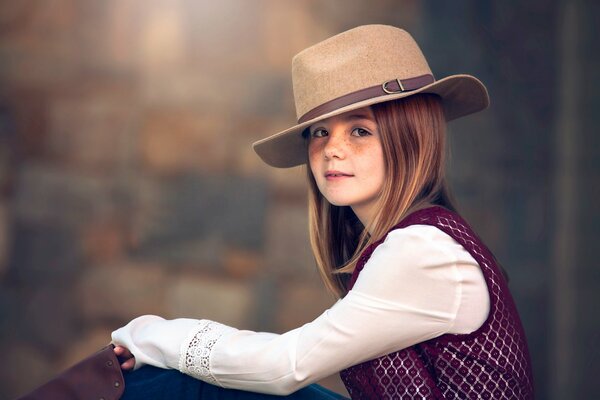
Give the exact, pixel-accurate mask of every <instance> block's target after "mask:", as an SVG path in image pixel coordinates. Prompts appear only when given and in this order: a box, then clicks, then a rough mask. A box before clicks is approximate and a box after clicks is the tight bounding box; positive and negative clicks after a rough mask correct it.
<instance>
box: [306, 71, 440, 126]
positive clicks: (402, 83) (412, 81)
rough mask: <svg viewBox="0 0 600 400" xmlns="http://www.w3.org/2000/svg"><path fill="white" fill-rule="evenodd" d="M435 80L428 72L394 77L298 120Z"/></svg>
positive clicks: (315, 110)
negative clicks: (408, 76)
mask: <svg viewBox="0 0 600 400" xmlns="http://www.w3.org/2000/svg"><path fill="white" fill-rule="evenodd" d="M433 82H435V79H434V78H433V75H430V74H426V75H421V76H417V77H414V78H408V79H402V80H400V79H392V80H390V81H387V82H384V83H383V84H381V85H377V86H371V87H368V88H366V89H361V90H357V91H356V92H352V93H348V94H345V95H343V96H340V97H338V98H336V99H333V100H330V101H328V102H326V103H323V104H321V105H320V106H317V107H315V108H313V109H312V110H310V111H309V112H307V113H306V114H304V115H303V116H302V117H300V119H299V120H298V123H299V124H301V123H303V122H306V121H309V120H311V119H313V118H317V117H318V116H320V115H323V114H327V113H328V112H331V111H335V110H337V109H339V108H342V107H346V106H349V105H350V104H354V103H358V102H359V101H363V100H368V99H372V98H374V97H380V96H385V95H388V94H395V93H402V92H408V91H411V90H416V89H419V88H421V87H423V86H425V85H429V84H430V83H433Z"/></svg>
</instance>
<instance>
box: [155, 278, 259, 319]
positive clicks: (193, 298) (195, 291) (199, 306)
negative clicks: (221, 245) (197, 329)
mask: <svg viewBox="0 0 600 400" xmlns="http://www.w3.org/2000/svg"><path fill="white" fill-rule="evenodd" d="M166 302H167V315H168V316H169V317H171V318H176V317H187V318H198V319H210V320H213V321H218V322H221V323H224V324H227V325H231V326H234V327H236V328H244V327H246V326H247V325H248V323H249V321H251V320H252V319H253V317H254V314H255V312H256V311H255V307H254V296H253V292H252V287H251V286H250V285H249V284H247V283H245V282H242V281H234V280H227V279H216V278H211V277H208V276H201V275H189V274H185V275H180V276H178V277H176V278H173V280H172V281H171V283H170V284H169V287H168V289H167V295H166Z"/></svg>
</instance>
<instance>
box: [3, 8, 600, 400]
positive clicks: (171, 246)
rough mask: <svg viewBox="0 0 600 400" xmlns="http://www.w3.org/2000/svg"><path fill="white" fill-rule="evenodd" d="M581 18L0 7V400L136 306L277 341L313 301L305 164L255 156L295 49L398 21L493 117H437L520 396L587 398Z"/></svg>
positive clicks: (589, 220) (279, 124)
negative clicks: (493, 286) (569, 152)
mask: <svg viewBox="0 0 600 400" xmlns="http://www.w3.org/2000/svg"><path fill="white" fill-rule="evenodd" d="M567 3H569V4H571V3H573V4H575V10H576V11H577V12H576V13H575V17H574V18H575V23H573V22H572V21H571V20H565V17H564V15H565V8H566V4H567ZM594 11H598V10H597V6H594V5H592V4H591V3H586V2H583V1H578V2H570V1H567V0H565V1H563V2H560V1H552V2H547V1H542V0H534V1H530V2H527V3H526V4H524V3H522V2H516V1H509V2H502V3H500V2H496V3H492V2H480V1H475V0H465V1H457V2H446V3H443V2H435V1H425V2H419V1H414V0H410V1H392V0H379V1H376V2H367V1H360V0H352V1H342V0H327V1H326V0H305V1H292V0H284V1H277V0H260V1H252V2H249V1H243V0H226V1H225V0H223V1H219V2H215V1H203V0H202V1H198V0H144V1H142V0H105V1H96V0H53V1H39V0H21V1H18V2H3V3H2V4H0V351H1V352H2V354H3V356H4V362H3V363H2V366H1V367H0V398H11V397H14V396H16V395H17V394H20V393H23V392H24V391H26V390H28V389H31V388H33V387H35V386H37V385H38V384H40V383H42V382H43V381H45V380H46V379H48V378H49V377H51V376H52V375H53V374H55V373H56V372H58V371H59V370H61V369H63V368H65V367H66V366H68V365H70V364H72V363H73V362H75V361H76V360H78V359H80V358H81V357H83V356H85V355H87V354H89V353H91V352H93V351H95V350H96V349H97V348H98V347H100V346H103V345H104V344H106V343H107V342H108V341H109V340H110V332H111V331H112V330H114V329H115V328H117V327H119V326H121V325H122V324H124V323H126V322H127V321H128V320H130V319H131V318H133V317H135V316H138V315H140V314H146V313H152V314H159V315H162V316H165V317H167V318H174V317H192V318H210V319H215V320H217V321H221V322H224V323H228V324H231V325H233V326H236V327H239V328H248V329H254V330H266V331H268V330H271V331H275V332H284V331H286V330H289V329H292V328H295V327H297V326H300V325H301V324H302V323H305V322H308V321H310V320H311V319H312V318H314V317H316V316H317V315H319V314H320V313H321V312H322V311H323V310H324V309H325V308H326V307H328V306H329V305H330V304H332V302H333V299H332V298H331V297H330V296H329V295H328V294H327V293H326V292H325V290H324V287H323V285H322V284H321V283H320V281H319V278H318V274H317V272H316V270H315V268H314V262H313V260H312V256H311V253H310V249H309V244H308V235H307V219H306V201H305V197H306V188H305V183H304V176H305V171H304V169H303V168H295V169H290V170H275V169H271V168H268V167H266V166H264V165H262V163H261V162H260V160H259V159H258V157H257V156H256V155H255V154H254V153H253V152H252V150H251V148H250V145H251V143H252V142H253V141H255V140H257V139H260V138H262V137H265V136H267V135H269V134H272V133H275V132H277V131H280V130H283V129H285V128H287V127H288V126H290V125H291V124H292V123H293V121H294V119H295V115H294V114H295V113H294V107H293V98H292V91H291V78H290V74H289V71H290V60H291V58H292V56H293V55H294V54H295V53H296V52H298V51H299V50H301V49H303V48H305V47H307V46H309V45H311V44H313V43H315V42H317V41H319V40H322V39H324V38H326V37H328V36H330V35H332V34H334V33H337V32H340V31H342V30H345V29H348V28H351V27H353V26H356V25H359V24H364V23H389V24H394V25H397V26H401V27H404V28H406V29H407V30H409V31H410V32H411V33H413V35H414V36H415V37H416V38H417V40H418V41H419V42H420V43H421V45H422V47H423V50H424V52H425V54H426V56H427V57H428V59H429V61H430V64H431V66H432V69H433V70H434V73H436V76H437V77H442V76H445V75H449V74H453V73H462V72H465V73H472V74H475V75H477V76H479V77H481V78H482V80H483V81H484V82H485V83H486V84H487V85H488V88H489V89H490V92H491V95H492V108H491V109H490V110H488V111H486V112H484V113H481V114H478V115H476V116H472V117H470V118H467V119H465V120H463V121H457V122H456V123H453V124H452V125H451V132H450V133H451V136H450V138H451V140H450V141H451V147H452V159H451V160H450V163H449V174H450V178H451V181H452V183H453V186H454V189H455V192H456V196H457V198H458V200H459V204H460V205H461V206H462V207H461V209H462V210H463V212H464V215H465V216H466V217H467V218H468V219H469V220H470V221H471V222H472V225H473V226H474V227H475V228H476V230H477V231H478V232H480V234H481V235H482V237H483V238H484V240H486V242H487V243H488V244H489V246H490V247H491V248H492V250H494V251H495V253H496V255H497V256H498V258H499V260H500V261H501V262H502V263H503V265H504V267H505V268H506V269H507V270H508V272H509V274H510V276H511V288H512V290H513V293H514V295H515V298H516V300H517V303H518V306H519V309H520V311H521V313H522V317H523V320H524V324H525V328H526V330H527V334H528V337H529V340H530V347H531V352H532V356H533V358H534V368H535V375H536V383H537V389H538V395H539V398H550V397H553V398H566V397H561V396H562V394H561V393H563V394H564V393H568V392H567V390H572V391H571V392H570V393H577V394H578V396H575V397H574V398H576V397H585V394H587V393H594V388H597V384H596V383H594V380H593V379H591V378H592V377H594V373H595V372H600V371H599V370H598V366H599V361H598V359H599V355H598V353H595V354H596V355H595V356H589V357H588V358H586V357H585V347H584V346H588V345H591V344H592V342H593V340H594V338H595V337H596V338H597V334H596V336H594V335H595V334H594V332H597V326H598V324H599V319H598V318H597V317H594V315H595V314H594V311H593V309H594V307H593V305H594V304H597V303H598V295H597V289H598V288H599V287H600V278H599V277H598V269H597V268H594V267H595V266H596V264H597V263H594V257H593V254H592V253H591V251H587V252H586V251H585V249H588V248H593V244H594V243H595V242H594V240H595V239H597V238H598V229H597V223H598V218H597V216H598V213H591V215H590V216H587V215H588V214H587V213H586V212H585V210H587V209H588V208H591V207H593V205H595V202H594V201H593V200H590V199H595V198H597V177H598V170H599V168H598V163H599V161H598V160H599V158H598V154H597V151H598V150H597V149H598V148H599V147H598V146H597V139H596V137H595V136H594V135H592V134H591V133H590V132H595V131H597V128H598V125H599V124H598V121H597V116H596V115H597V113H594V111H593V110H594V105H595V106H596V109H597V106H598V97H597V95H595V93H594V91H593V90H591V89H590V87H592V88H594V87H595V88H598V85H597V78H595V80H593V78H592V76H593V75H595V74H594V71H596V70H597V66H598V56H597V54H598V53H594V52H592V51H591V49H592V46H594V45H595V44H594V43H593V41H592V38H593V37H594V35H595V33H594V30H593V29H592V28H591V27H592V26H593V24H592V23H591V21H592V18H593V17H591V16H592V15H598V14H597V13H594ZM565 21H567V22H565ZM569 21H571V22H569ZM572 32H576V34H575V35H574V36H573V34H572V35H571V36H569V33H572ZM565 35H566V36H567V37H568V38H569V37H570V38H571V39H570V40H571V42H569V43H570V44H569V43H567V44H564V43H562V42H561V38H562V37H564V36H565ZM573 43H575V44H576V45H577V46H578V47H577V48H578V49H579V52H577V53H575V54H576V56H575V57H576V58H577V57H581V61H578V62H576V63H575V64H574V65H573V64H568V65H567V67H568V68H571V69H570V70H569V71H571V73H575V74H578V75H577V76H582V79H581V80H580V81H578V82H579V83H578V85H579V86H577V87H576V89H575V90H574V89H573V88H571V89H570V90H571V91H570V92H569V93H570V96H571V98H574V99H575V101H576V103H577V102H579V103H582V104H586V105H587V107H585V108H582V109H581V110H579V109H577V108H576V111H575V112H574V111H570V112H568V111H567V112H565V111H564V110H565V109H566V110H569V109H572V107H571V108H569V107H568V104H567V105H565V104H564V98H565V96H564V95H563V94H564V93H563V92H564V90H566V89H564V88H563V89H561V86H560V85H559V82H560V81H561V79H557V77H560V76H561V75H560V74H564V73H565V72H564V70H565V65H564V62H563V59H564V58H568V59H571V58H570V57H569V54H570V53H565V48H570V46H571V45H572V44H573ZM584 54H596V55H594V56H593V57H590V58H586V59H583V55H584ZM577 60H579V58H577ZM583 77H586V78H588V77H589V79H590V80H587V81H586V80H584V79H583ZM584 82H589V84H588V85H585V84H584ZM577 89H581V90H577ZM567 97H568V96H567ZM579 103H577V104H579ZM569 104H571V103H569ZM577 110H579V111H577ZM561 118H562V119H561ZM574 119H581V121H582V122H581V124H579V125H576V126H575V129H573V130H571V131H569V136H568V137H574V138H576V140H575V144H574V145H573V146H575V149H578V152H576V154H582V156H581V157H579V158H575V161H573V162H572V163H571V164H568V165H571V168H570V169H568V170H567V177H566V181H565V182H567V184H566V186H565V185H562V186H560V187H566V188H571V189H573V187H575V188H578V189H579V190H581V193H582V194H585V195H582V196H581V198H579V197H577V198H576V199H575V200H572V201H571V202H568V204H566V207H567V210H576V211H577V213H576V216H575V217H573V218H575V219H573V218H571V219H568V220H569V221H571V222H572V221H575V220H576V222H572V223H571V225H570V226H571V230H570V231H569V232H574V233H575V234H577V237H578V238H580V239H581V241H577V245H571V246H570V247H568V248H567V249H566V250H564V251H562V253H559V256H561V255H562V256H563V259H564V255H565V254H567V255H568V254H577V255H578V258H577V260H573V264H575V263H576V264H577V266H578V267H577V268H575V267H573V268H571V267H570V266H571V264H570V263H567V264H565V265H563V264H560V265H559V263H557V261H556V259H557V257H556V253H555V247H556V243H557V238H556V234H555V232H556V231H557V230H560V228H561V226H560V223H561V221H563V219H561V215H562V216H564V215H565V214H564V210H563V214H561V209H560V208H559V207H557V201H558V200H557V199H559V198H560V196H558V197H557V192H558V190H559V189H557V187H558V186H559V185H558V183H557V182H559V180H558V178H557V176H558V172H559V170H560V168H562V166H564V162H561V160H563V161H564V160H565V156H564V147H561V146H563V145H562V143H563V142H564V141H561V140H560V139H561V138H564V137H565V134H564V131H565V129H562V128H560V127H561V126H565V122H564V121H567V125H566V126H570V125H568V122H569V121H573V120H574ZM560 121H563V122H562V123H561V122H560ZM587 143H589V144H590V145H589V146H587ZM592 144H595V145H592ZM561 154H562V156H561ZM567 158H568V157H567ZM569 160H571V159H570V158H569ZM573 163H574V164H573ZM573 165H574V166H573ZM583 171H585V175H584V176H585V178H584V177H580V178H578V179H580V180H579V181H577V182H578V183H577V185H573V184H571V185H569V182H571V183H572V182H575V177H574V175H575V173H577V172H583ZM578 176H579V175H578ZM560 182H563V181H560ZM594 188H595V189H594ZM586 190H587V191H586ZM561 204H562V203H561ZM567 214H568V213H567ZM569 215H570V214H568V215H567V216H569ZM586 216H587V217H586ZM580 243H581V244H580ZM583 243H589V244H590V246H589V247H584V246H583ZM559 258H560V257H559ZM586 266H588V267H586ZM557 271H558V272H560V273H557ZM564 276H566V277H569V278H571V279H570V280H567V281H566V283H565V280H564V279H557V278H556V277H563V278H564ZM575 276H577V277H578V278H577V279H575ZM580 285H583V286H584V287H585V291H584V294H583V295H581V296H579V295H578V294H577V290H576V289H577V288H578V287H580ZM565 293H566V295H565ZM556 299H558V300H556ZM563 306H564V307H563ZM561 307H562V308H561ZM582 309H584V310H586V311H585V312H581V311H579V313H577V315H576V316H573V317H572V318H571V319H568V318H567V319H565V317H564V316H565V315H567V316H568V315H571V313H574V312H575V310H582ZM561 315H562V317H560V316H561ZM565 321H567V322H568V324H569V327H570V328H569V329H570V330H566V331H564V329H562V328H563V327H564V324H565V323H566V322H565ZM561 329H562V330H561ZM578 329H581V330H583V331H584V332H588V333H589V334H588V333H586V334H584V335H583V336H582V339H583V340H582V341H581V344H580V345H578V344H577V343H576V344H575V347H574V349H575V351H574V352H575V353H576V355H573V356H571V357H570V358H569V357H567V358H566V359H564V356H561V354H562V353H560V351H558V352H557V351H556V349H557V347H558V348H561V347H560V346H557V344H559V345H562V346H563V347H564V348H568V345H567V344H566V343H567V342H566V341H565V335H568V334H569V333H573V332H577V331H578ZM561 335H562V336H561ZM563 353H564V349H563ZM561 357H563V358H561ZM557 360H563V361H564V362H562V363H559V365H562V367H556V365H557ZM565 360H566V361H565ZM580 360H581V361H580ZM565 371H572V372H569V373H566V372H565ZM557 374H558V376H559V378H560V377H562V378H560V379H556V376H557ZM585 377H588V378H590V379H586V378H585ZM561 379H563V381H561ZM556 382H558V383H556ZM325 383H326V384H327V385H328V386H330V387H333V388H335V389H336V390H343V389H341V386H340V383H339V381H338V380H337V379H335V378H331V379H329V380H326V381H325ZM594 385H595V386H594ZM561 390H562V392H561ZM551 393H553V394H551Z"/></svg>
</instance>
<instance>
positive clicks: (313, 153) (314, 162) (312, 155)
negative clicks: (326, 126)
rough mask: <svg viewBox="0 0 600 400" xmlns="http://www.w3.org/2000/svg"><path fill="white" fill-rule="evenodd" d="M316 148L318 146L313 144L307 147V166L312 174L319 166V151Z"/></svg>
mask: <svg viewBox="0 0 600 400" xmlns="http://www.w3.org/2000/svg"><path fill="white" fill-rule="evenodd" d="M318 147H319V146H318V145H317V144H315V143H314V142H313V143H310V144H309V145H308V164H309V166H310V169H311V171H313V174H314V171H315V169H316V168H317V166H318V165H319V162H320V161H321V157H319V154H321V151H320V149H319V148H318Z"/></svg>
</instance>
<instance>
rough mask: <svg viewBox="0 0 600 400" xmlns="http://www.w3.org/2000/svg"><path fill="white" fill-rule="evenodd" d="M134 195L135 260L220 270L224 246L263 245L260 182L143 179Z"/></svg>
mask: <svg viewBox="0 0 600 400" xmlns="http://www.w3.org/2000/svg"><path fill="white" fill-rule="evenodd" d="M135 193H136V195H137V196H138V197H137V199H136V200H135V203H136V207H135V215H134V217H133V219H134V226H133V231H134V232H133V234H134V235H135V237H136V238H137V239H136V240H137V242H138V246H137V248H136V250H135V253H136V256H139V257H142V258H144V259H154V260H163V261H165V262H169V263H184V264H196V265H199V266H202V265H204V266H211V265H212V266H215V265H216V266H218V265H219V264H220V262H221V261H222V260H223V254H224V251H225V248H226V247H229V246H232V247H235V248H239V249H243V250H250V251H256V250H258V249H261V248H262V246H263V243H264V215H265V212H266V207H267V204H266V187H265V183H264V181H263V180H261V179H256V178H255V179H250V178H245V179H244V178H239V177H236V176H229V175H211V176H205V175H191V174H190V175H186V176H179V177H173V178H171V179H162V180H158V179H145V180H141V181H140V182H139V187H138V188H137V189H136V191H135Z"/></svg>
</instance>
